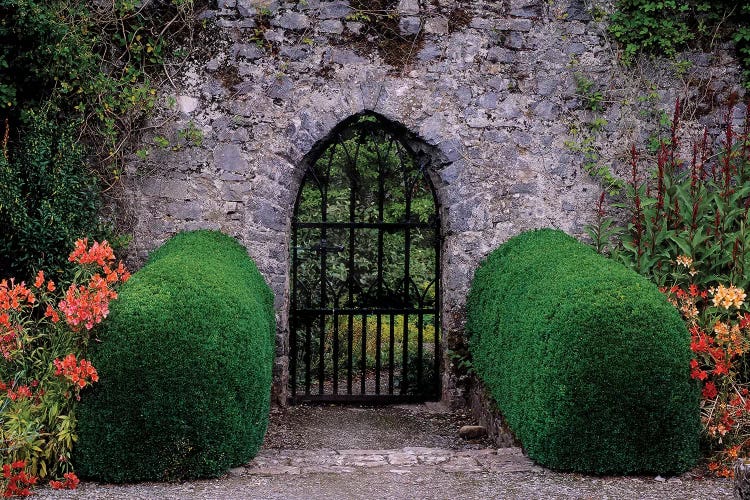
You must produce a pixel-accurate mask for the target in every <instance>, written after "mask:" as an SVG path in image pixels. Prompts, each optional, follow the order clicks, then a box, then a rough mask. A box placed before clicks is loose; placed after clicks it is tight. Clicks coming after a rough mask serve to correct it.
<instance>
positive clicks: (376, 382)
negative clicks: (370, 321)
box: [375, 313, 383, 394]
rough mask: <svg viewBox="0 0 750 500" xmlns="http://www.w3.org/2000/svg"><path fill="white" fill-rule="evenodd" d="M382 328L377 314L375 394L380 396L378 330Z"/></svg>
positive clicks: (381, 322) (379, 336)
mask: <svg viewBox="0 0 750 500" xmlns="http://www.w3.org/2000/svg"><path fill="white" fill-rule="evenodd" d="M382 326H383V321H382V315H381V314H380V313H378V316H377V320H376V324H375V328H377V330H376V332H375V394H380V353H381V349H380V341H381V340H382V338H381V337H382V335H381V334H380V328H381V327H382Z"/></svg>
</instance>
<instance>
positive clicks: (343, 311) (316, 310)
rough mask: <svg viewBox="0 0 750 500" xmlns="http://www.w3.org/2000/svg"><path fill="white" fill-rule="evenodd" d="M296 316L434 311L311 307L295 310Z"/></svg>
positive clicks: (397, 308) (395, 308) (391, 308)
mask: <svg viewBox="0 0 750 500" xmlns="http://www.w3.org/2000/svg"><path fill="white" fill-rule="evenodd" d="M296 312H297V314H298V315H300V316H301V315H305V316H314V315H321V314H327V315H329V314H330V315H332V314H334V313H336V314H342V315H343V314H351V315H353V316H356V315H359V314H362V313H364V314H367V315H368V316H369V315H374V314H399V315H403V314H410V313H414V314H419V313H420V312H421V313H422V314H434V313H435V309H434V308H429V309H427V308H421V309H420V308H407V307H368V308H365V307H341V308H338V307H337V308H335V309H334V308H328V309H325V308H319V307H313V308H309V309H297V310H296Z"/></svg>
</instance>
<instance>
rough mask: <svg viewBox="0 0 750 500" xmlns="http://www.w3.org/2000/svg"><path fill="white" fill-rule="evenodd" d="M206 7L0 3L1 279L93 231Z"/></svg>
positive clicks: (162, 1) (188, 3)
mask: <svg viewBox="0 0 750 500" xmlns="http://www.w3.org/2000/svg"><path fill="white" fill-rule="evenodd" d="M204 3H207V0H205V1H204V0H113V1H109V2H101V1H97V0H85V1H77V0H0V137H4V140H3V141H2V161H0V163H1V164H2V165H0V167H2V168H0V170H2V175H3V179H2V180H3V182H1V183H0V223H2V226H3V233H4V234H2V245H0V278H3V277H8V276H10V275H11V273H12V274H15V275H17V276H18V277H19V279H21V278H27V277H29V276H31V275H32V274H33V273H34V272H35V269H34V268H35V267H36V266H37V265H40V264H46V265H49V264H51V263H53V262H55V263H57V262H58V260H59V261H60V262H64V255H60V256H57V257H61V259H57V257H56V256H55V255H51V253H52V254H55V252H64V251H66V250H67V249H68V248H69V247H70V246H71V244H72V242H73V241H74V239H75V238H76V237H80V236H84V235H87V234H89V235H92V236H93V233H96V232H97V231H98V230H99V228H100V221H99V220H98V213H97V210H96V209H95V206H98V204H99V200H98V197H99V194H100V191H101V190H103V189H108V188H109V187H110V186H111V185H112V184H113V183H114V182H115V181H116V180H117V179H118V178H119V174H120V165H121V163H122V158H123V157H124V154H125V153H126V152H127V145H128V141H129V139H130V137H131V136H132V135H133V134H134V133H135V132H136V131H137V129H138V126H139V124H140V122H141V120H142V119H143V118H144V117H145V116H146V115H147V114H148V113H149V111H150V110H151V109H152V108H153V106H154V104H155V99H156V97H155V96H156V90H155V88H156V86H157V85H158V84H159V83H160V82H161V81H162V80H165V79H168V73H167V72H168V71H169V69H170V68H168V67H167V61H170V62H169V65H174V64H179V61H181V60H184V59H185V58H186V56H187V55H188V54H189V53H190V50H191V41H192V39H193V33H194V31H195V29H197V28H199V27H200V24H199V23H198V22H197V21H196V15H195V14H196V12H197V10H198V9H199V8H200V7H202V6H203V4H204ZM175 70H176V69H175V68H174V67H172V71H175ZM40 145H42V146H43V147H41V146H40ZM54 172H58V173H60V172H62V173H64V175H62V180H61V178H60V177H57V178H55V177H54V176H53V175H52V174H53V173H54ZM68 181H70V182H68ZM80 183H83V184H85V186H86V188H85V189H80V186H79V184H80ZM91 186H99V187H98V188H93V191H92V188H91ZM51 190H52V191H54V197H55V199H57V200H64V201H63V202H62V203H63V205H64V207H63V206H61V207H58V208H59V210H58V209H54V207H51V206H49V205H50V204H49V203H47V202H45V201H44V196H46V195H50V196H51V194H50V193H52V191H51ZM53 205H54V204H53ZM19 207H21V208H23V210H22V212H23V213H22V214H21V213H20V212H19V210H21V208H19ZM45 207H46V208H45ZM63 208H64V210H63ZM67 211H70V212H72V213H73V215H70V214H68V215H65V214H66V213H67ZM71 217H72V218H71ZM73 219H75V220H73ZM66 221H67V222H66ZM74 233H75V234H74ZM101 236H102V234H101V233H97V237H101ZM71 238H73V239H71ZM44 242H57V244H56V245H53V246H52V247H49V245H46V244H45V243H44Z"/></svg>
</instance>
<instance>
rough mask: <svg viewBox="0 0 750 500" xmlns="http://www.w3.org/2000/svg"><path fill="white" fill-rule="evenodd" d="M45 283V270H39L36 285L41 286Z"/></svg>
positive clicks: (36, 286)
mask: <svg viewBox="0 0 750 500" xmlns="http://www.w3.org/2000/svg"><path fill="white" fill-rule="evenodd" d="M42 285H44V271H39V272H38V273H37V274H36V280H34V287H35V288H41V287H42Z"/></svg>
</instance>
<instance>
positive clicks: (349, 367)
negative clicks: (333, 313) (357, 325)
mask: <svg viewBox="0 0 750 500" xmlns="http://www.w3.org/2000/svg"><path fill="white" fill-rule="evenodd" d="M347 316H348V317H349V330H348V332H347V336H346V355H347V363H346V393H347V394H351V393H352V378H353V377H352V373H353V372H354V366H353V365H354V352H353V349H352V344H354V335H353V333H354V315H353V314H351V313H349V314H348V315H347Z"/></svg>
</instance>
